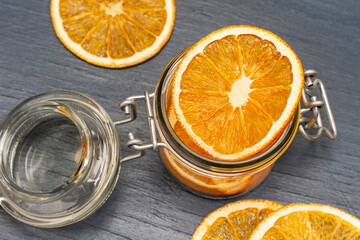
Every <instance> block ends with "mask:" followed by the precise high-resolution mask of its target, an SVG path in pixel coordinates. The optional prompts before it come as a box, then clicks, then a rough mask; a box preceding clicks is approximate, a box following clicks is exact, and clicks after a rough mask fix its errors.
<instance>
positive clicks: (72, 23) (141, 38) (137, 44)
mask: <svg viewBox="0 0 360 240" xmlns="http://www.w3.org/2000/svg"><path fill="white" fill-rule="evenodd" d="M50 8H51V17H52V20H53V25H54V28H55V32H56V35H57V36H58V38H59V39H60V41H61V42H62V43H63V44H64V45H65V46H66V47H67V48H68V49H69V50H70V51H71V52H73V53H74V54H75V55H77V56H78V57H80V58H82V59H83V60H85V61H87V62H89V63H92V64H95V65H99V66H104V67H110V68H122V67H127V66H132V65H135V64H138V63H141V62H143V61H145V60H147V59H149V58H150V57H152V56H154V55H155V54H156V53H157V52H159V51H160V50H161V48H162V47H163V46H164V44H165V43H166V42H167V40H168V39H169V37H170V34H171V32H172V29H173V26H174V20H175V3H174V0H52V1H51V7H50Z"/></svg>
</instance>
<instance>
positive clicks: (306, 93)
mask: <svg viewBox="0 0 360 240" xmlns="http://www.w3.org/2000/svg"><path fill="white" fill-rule="evenodd" d="M304 77H305V85H304V88H303V92H302V102H303V104H304V106H305V108H302V109H301V112H300V122H299V124H300V125H299V131H300V133H301V135H302V136H303V137H304V138H305V139H307V140H314V139H317V138H319V137H320V136H321V134H322V133H325V135H326V136H327V137H328V138H330V139H335V138H336V137H337V129H336V125H335V121H334V116H333V114H332V112H331V108H330V104H329V100H328V97H327V94H326V91H325V86H324V84H323V83H322V81H321V80H320V79H318V78H316V77H317V72H316V71H315V70H305V72H304ZM316 87H319V89H320V93H321V98H322V100H318V99H317V96H315V95H314V94H313V92H312V91H313V90H314V89H315V88H316ZM308 97H309V99H308ZM323 106H325V109H326V113H327V116H328V119H329V123H330V127H331V130H329V129H328V128H326V127H324V126H323V123H322V120H321V115H320V109H321V108H322V107H323ZM306 113H311V117H306V116H305V114H306ZM310 129H313V130H315V134H311V133H309V130H310Z"/></svg>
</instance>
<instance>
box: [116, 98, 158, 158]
mask: <svg viewBox="0 0 360 240" xmlns="http://www.w3.org/2000/svg"><path fill="white" fill-rule="evenodd" d="M153 97H154V93H151V94H149V93H148V91H144V95H136V96H131V97H128V98H127V99H126V100H125V101H123V102H122V103H120V104H119V108H120V110H122V111H124V112H125V115H127V117H126V118H124V119H121V120H118V121H115V122H114V124H115V125H121V124H124V123H128V122H132V121H134V120H135V119H136V118H137V112H136V103H135V102H136V101H138V100H144V101H145V104H146V113H147V119H148V123H149V134H150V140H151V143H148V144H145V143H144V142H143V141H142V140H140V139H137V138H135V135H134V133H132V132H130V133H129V141H128V142H127V144H126V145H127V146H128V147H129V148H132V149H134V150H136V151H138V153H136V154H133V155H130V156H127V157H124V158H122V159H121V160H120V162H125V161H128V160H131V159H134V158H138V157H141V156H143V155H144V154H145V150H147V149H153V150H154V151H157V150H158V148H159V147H165V144H164V143H162V142H158V141H157V137H156V128H155V120H154V114H153V110H152V107H151V98H153Z"/></svg>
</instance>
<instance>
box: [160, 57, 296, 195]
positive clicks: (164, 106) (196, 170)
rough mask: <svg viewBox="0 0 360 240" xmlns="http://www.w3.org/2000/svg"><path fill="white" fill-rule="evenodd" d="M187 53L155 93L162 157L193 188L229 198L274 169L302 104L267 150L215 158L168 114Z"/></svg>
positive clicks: (165, 74) (164, 76)
mask: <svg viewBox="0 0 360 240" xmlns="http://www.w3.org/2000/svg"><path fill="white" fill-rule="evenodd" d="M185 53H186V50H185V51H183V52H182V53H180V54H179V55H178V56H176V57H175V58H174V59H173V60H172V61H171V62H170V63H169V65H168V66H167V67H166V68H165V70H164V72H163V74H162V75H161V77H160V79H159V81H158V85H157V88H156V91H155V95H154V112H155V117H156V118H155V120H156V124H157V129H158V132H159V138H160V141H161V142H163V143H165V145H166V147H165V148H160V150H159V151H160V155H161V158H162V160H163V162H164V164H165V166H166V167H167V169H168V170H169V171H170V173H171V174H172V175H173V176H174V177H175V178H176V179H177V180H178V181H179V182H180V183H181V184H182V185H184V186H185V187H186V189H187V190H190V191H191V192H193V193H195V194H198V195H201V196H204V197H209V198H228V197H234V196H238V195H241V194H244V193H246V192H248V191H249V190H251V189H253V188H254V187H256V186H257V185H259V184H260V183H261V182H262V181H263V180H264V179H265V178H266V176H267V175H268V174H269V173H270V171H271V169H272V167H273V165H274V163H275V161H276V160H277V159H278V158H279V157H280V156H281V154H282V153H283V152H284V151H285V150H286V148H287V147H288V146H289V145H290V143H291V141H292V139H293V137H294V136H295V133H296V131H297V127H298V124H299V116H300V106H299V108H298V110H297V111H296V112H295V114H294V116H293V118H292V120H291V122H290V123H289V125H288V126H287V127H286V128H285V130H284V132H283V133H282V134H281V136H280V137H279V138H278V139H277V140H276V141H275V142H274V143H273V144H272V145H271V146H270V147H268V148H267V149H265V150H264V151H263V152H261V153H259V154H257V155H255V156H252V157H250V158H247V159H243V160H240V161H222V160H217V159H211V158H208V157H205V156H202V155H200V154H198V153H196V152H195V151H194V150H192V149H191V148H189V147H188V146H187V145H186V144H185V143H183V142H182V141H181V139H180V138H179V137H178V136H177V135H176V133H175V131H174V130H173V127H172V123H170V120H169V118H168V112H169V105H170V101H171V96H170V92H171V90H170V89H171V82H172V79H173V76H174V72H175V69H176V67H177V65H178V63H179V61H180V60H181V58H182V57H183V55H184V54H185Z"/></svg>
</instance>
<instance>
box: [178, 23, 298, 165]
mask: <svg viewBox="0 0 360 240" xmlns="http://www.w3.org/2000/svg"><path fill="white" fill-rule="evenodd" d="M303 82H304V77H303V69H302V66H301V62H300V60H299V59H298V57H297V56H296V54H295V53H294V51H293V50H292V49H291V48H290V47H289V46H288V45H287V44H286V43H285V42H284V41H283V40H281V39H280V38H279V37H278V36H276V35H275V34H273V33H271V32H269V31H266V30H264V29H260V28H256V27H250V26H231V27H226V28H223V29H220V30H218V31H215V32H213V33H211V34H210V35H208V36H206V37H205V38H203V39H201V40H200V41H199V42H198V43H197V44H195V45H194V46H193V47H191V48H190V50H189V51H188V52H187V53H186V55H185V56H184V58H183V59H182V60H181V62H180V64H179V66H178V68H177V70H176V72H175V76H174V80H173V88H172V97H173V99H172V101H173V102H174V106H175V113H176V117H177V119H178V121H179V123H180V124H181V126H182V127H183V128H184V129H185V131H186V133H187V134H188V135H189V136H190V137H191V138H192V140H193V141H194V142H195V143H196V144H197V145H198V146H199V147H200V148H202V149H203V150H204V151H205V152H207V153H208V154H209V155H211V156H212V157H213V158H216V159H222V160H239V159H243V158H246V157H249V156H252V155H255V154H257V153H259V152H261V151H262V150H264V149H265V148H266V147H268V146H269V145H270V144H271V143H273V142H274V141H275V140H276V139H277V138H278V136H279V135H280V134H281V133H282V131H283V130H284V128H285V127H286V126H287V124H288V123H289V122H290V120H291V118H292V116H293V114H294V112H295V111H296V109H297V107H298V104H299V100H300V96H301V90H302V87H303Z"/></svg>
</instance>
